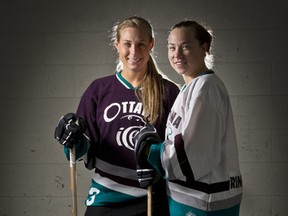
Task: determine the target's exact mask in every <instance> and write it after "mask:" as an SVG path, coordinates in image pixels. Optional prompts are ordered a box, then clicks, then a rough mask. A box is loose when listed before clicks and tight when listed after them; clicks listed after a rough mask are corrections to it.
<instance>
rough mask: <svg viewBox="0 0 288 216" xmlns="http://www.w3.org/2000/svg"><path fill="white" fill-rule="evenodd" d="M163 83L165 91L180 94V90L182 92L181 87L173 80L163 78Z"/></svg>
mask: <svg viewBox="0 0 288 216" xmlns="http://www.w3.org/2000/svg"><path fill="white" fill-rule="evenodd" d="M162 82H163V86H164V88H165V89H168V90H170V91H175V92H179V90H180V87H179V85H177V84H176V83H174V82H172V81H171V80H168V79H166V78H163V79H162Z"/></svg>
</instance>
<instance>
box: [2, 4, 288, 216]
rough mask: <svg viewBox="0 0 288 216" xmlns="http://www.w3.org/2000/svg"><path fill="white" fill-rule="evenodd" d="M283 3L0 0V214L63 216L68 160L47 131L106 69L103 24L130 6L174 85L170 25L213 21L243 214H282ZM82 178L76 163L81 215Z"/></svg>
mask: <svg viewBox="0 0 288 216" xmlns="http://www.w3.org/2000/svg"><path fill="white" fill-rule="evenodd" d="M287 11H288V7H287V3H286V0H275V1H272V0H261V1H260V0H256V1H251V0H217V1H216V0H179V1H177V2H176V1H164V0H145V1H140V0H125V1H120V0H114V1H109V0H105V1H101V3H100V1H97V0H0V109H1V110H0V122H1V126H0V137H1V145H0V173H1V174H0V175H1V180H0V181H1V184H0V216H4V215H5V216H21V215H23V216H24V215H25V216H26V215H28V216H39V215H41V216H46V215H47V216H48V215H49V216H51V215H53V216H54V215H69V213H70V205H71V197H70V183H69V166H68V163H67V161H66V158H65V157H64V155H63V148H62V147H61V146H60V145H59V144H58V143H57V142H56V141H55V140H54V138H53V133H54V128H55V126H56V123H57V121H58V119H59V117H60V116H61V115H62V114H63V113H67V112H70V111H72V112H73V111H75V109H76V107H77V104H78V102H79V99H80V97H81V95H82V93H83V91H84V90H85V89H86V87H87V85H88V84H89V83H90V82H91V81H92V80H93V79H95V78H97V77H101V76H104V75H108V74H112V73H113V71H114V68H115V64H114V61H115V59H116V53H115V50H113V49H112V48H111V46H109V38H108V35H109V32H108V31H109V30H110V28H111V27H112V26H113V24H114V23H115V22H116V21H117V20H119V19H122V18H125V17H128V16H130V15H140V16H143V17H145V18H147V19H149V20H150V21H151V23H152V24H153V26H154V29H155V33H156V47H155V51H156V53H157V56H158V57H157V59H156V60H157V61H158V64H159V66H160V67H161V69H162V70H163V71H164V72H165V73H166V74H167V75H168V76H169V77H170V78H171V79H173V80H174V81H176V82H178V83H180V84H182V78H181V77H179V76H178V75H176V73H175V72H173V70H172V69H171V68H170V65H169V63H168V60H167V50H166V38H167V32H168V28H169V27H170V26H171V25H173V24H175V23H176V22H178V21H180V20H182V19H183V18H189V19H195V20H197V21H199V22H205V23H206V24H207V25H208V26H210V27H211V28H212V29H213V31H214V35H215V46H214V53H215V71H216V73H217V74H218V75H219V76H220V77H221V78H222V79H223V81H224V82H225V84H226V86H227V88H228V90H229V93H230V96H231V100H232V105H233V109H234V117H235V122H236V128H237V138H238V145H239V154H240V160H241V168H242V174H243V180H244V200H243V204H242V207H241V216H249V215H251V216H252V215H253V216H276V215H277V216H286V215H287V203H288V186H287V182H288V177H287V175H286V171H287V169H288V159H287V154H288V114H287V111H288V87H287V86H288V71H287V68H288V63H287V57H288V56H287V52H288V46H287V38H288V25H287V20H288V19H287V16H286V15H285V14H287ZM89 176H90V174H89V172H88V171H87V170H85V168H84V167H83V165H82V164H78V166H77V178H78V179H77V180H78V195H79V215H83V212H84V210H85V207H84V203H83V201H84V199H85V196H86V194H87V191H88V187H89V185H90V177H89Z"/></svg>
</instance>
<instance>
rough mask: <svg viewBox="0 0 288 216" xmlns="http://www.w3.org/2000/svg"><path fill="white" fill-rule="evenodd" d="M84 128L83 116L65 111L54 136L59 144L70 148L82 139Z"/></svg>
mask: <svg viewBox="0 0 288 216" xmlns="http://www.w3.org/2000/svg"><path fill="white" fill-rule="evenodd" d="M86 128H87V126H86V123H85V120H84V119H83V118H81V117H79V116H78V115H76V114H74V113H67V114H66V115H64V116H62V117H61V118H60V120H59V122H58V125H57V127H56V128H55V133H54V137H55V139H57V140H58V141H59V143H60V144H62V145H64V146H66V147H68V148H71V149H72V148H73V146H74V145H75V144H77V143H78V142H79V141H80V140H81V139H82V137H83V133H84V132H85V131H86Z"/></svg>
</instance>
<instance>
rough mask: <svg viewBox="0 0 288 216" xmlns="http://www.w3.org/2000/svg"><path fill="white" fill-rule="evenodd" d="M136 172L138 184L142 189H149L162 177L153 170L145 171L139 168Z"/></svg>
mask: <svg viewBox="0 0 288 216" xmlns="http://www.w3.org/2000/svg"><path fill="white" fill-rule="evenodd" d="M136 172H137V178H138V182H139V184H140V186H141V187H142V188H147V187H148V186H150V185H152V184H154V183H155V182H156V181H157V180H158V179H159V177H160V175H158V173H157V172H156V171H155V170H154V169H153V168H147V169H145V168H144V169H143V168H141V167H139V166H138V167H137V170H136Z"/></svg>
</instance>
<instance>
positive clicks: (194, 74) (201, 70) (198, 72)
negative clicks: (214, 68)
mask: <svg viewBox="0 0 288 216" xmlns="http://www.w3.org/2000/svg"><path fill="white" fill-rule="evenodd" d="M208 70H209V69H208V68H207V67H206V65H205V64H204V65H203V66H202V67H201V68H199V69H197V70H195V71H194V72H192V73H191V74H188V75H185V74H183V79H184V82H185V84H186V85H187V84H189V83H190V82H191V81H192V80H193V79H194V78H196V77H198V76H200V75H201V74H203V73H205V72H206V71H208Z"/></svg>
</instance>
